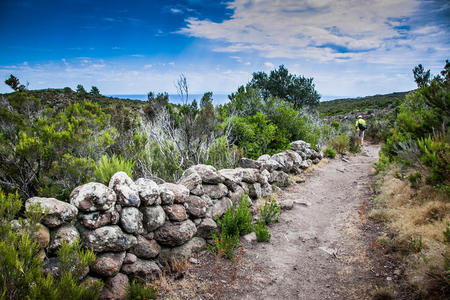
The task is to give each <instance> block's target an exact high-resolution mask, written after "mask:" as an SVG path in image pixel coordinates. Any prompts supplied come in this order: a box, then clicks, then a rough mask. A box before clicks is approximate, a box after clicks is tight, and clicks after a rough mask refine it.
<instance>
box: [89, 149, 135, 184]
mask: <svg viewBox="0 0 450 300" xmlns="http://www.w3.org/2000/svg"><path fill="white" fill-rule="evenodd" d="M133 166H134V162H133V161H131V160H126V159H124V158H122V157H121V156H116V155H115V154H113V155H112V156H111V157H109V156H108V155H102V157H101V158H100V160H99V161H98V162H97V165H96V166H95V168H94V177H95V179H96V180H97V181H98V182H102V183H104V184H108V183H109V180H110V179H111V177H112V176H113V175H114V174H115V173H117V172H120V171H123V172H125V173H127V175H128V176H129V177H130V178H133Z"/></svg>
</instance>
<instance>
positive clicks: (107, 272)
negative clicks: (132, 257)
mask: <svg viewBox="0 0 450 300" xmlns="http://www.w3.org/2000/svg"><path fill="white" fill-rule="evenodd" d="M125 255H126V252H125V251H122V252H107V253H102V254H99V255H97V259H96V260H95V262H94V263H93V264H92V265H91V270H92V271H94V272H95V273H97V274H99V275H101V276H105V277H113V276H115V275H116V274H117V273H119V271H120V268H121V267H122V263H123V260H124V258H125Z"/></svg>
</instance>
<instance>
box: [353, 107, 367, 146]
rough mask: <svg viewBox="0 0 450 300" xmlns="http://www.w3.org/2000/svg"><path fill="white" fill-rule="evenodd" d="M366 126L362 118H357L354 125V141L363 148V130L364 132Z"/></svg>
mask: <svg viewBox="0 0 450 300" xmlns="http://www.w3.org/2000/svg"><path fill="white" fill-rule="evenodd" d="M366 128H367V125H366V121H364V120H363V118H362V116H361V115H359V116H358V120H357V121H356V124H355V129H356V140H357V141H358V144H359V145H361V147H362V146H364V130H366Z"/></svg>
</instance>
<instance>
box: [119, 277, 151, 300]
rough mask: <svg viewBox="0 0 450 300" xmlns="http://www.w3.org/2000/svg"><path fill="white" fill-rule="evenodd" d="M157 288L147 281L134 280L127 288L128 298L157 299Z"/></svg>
mask: <svg viewBox="0 0 450 300" xmlns="http://www.w3.org/2000/svg"><path fill="white" fill-rule="evenodd" d="M156 297H157V290H156V289H155V288H154V287H152V286H149V285H146V283H145V282H141V281H139V280H133V281H131V283H130V284H129V285H128V288H127V298H126V299H127V300H145V299H156Z"/></svg>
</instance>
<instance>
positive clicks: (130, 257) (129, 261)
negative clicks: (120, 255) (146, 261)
mask: <svg viewBox="0 0 450 300" xmlns="http://www.w3.org/2000/svg"><path fill="white" fill-rule="evenodd" d="M136 260H137V256H136V255H134V254H133V253H130V252H127V255H126V256H125V258H124V259H123V263H124V264H132V263H134V262H136Z"/></svg>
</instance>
